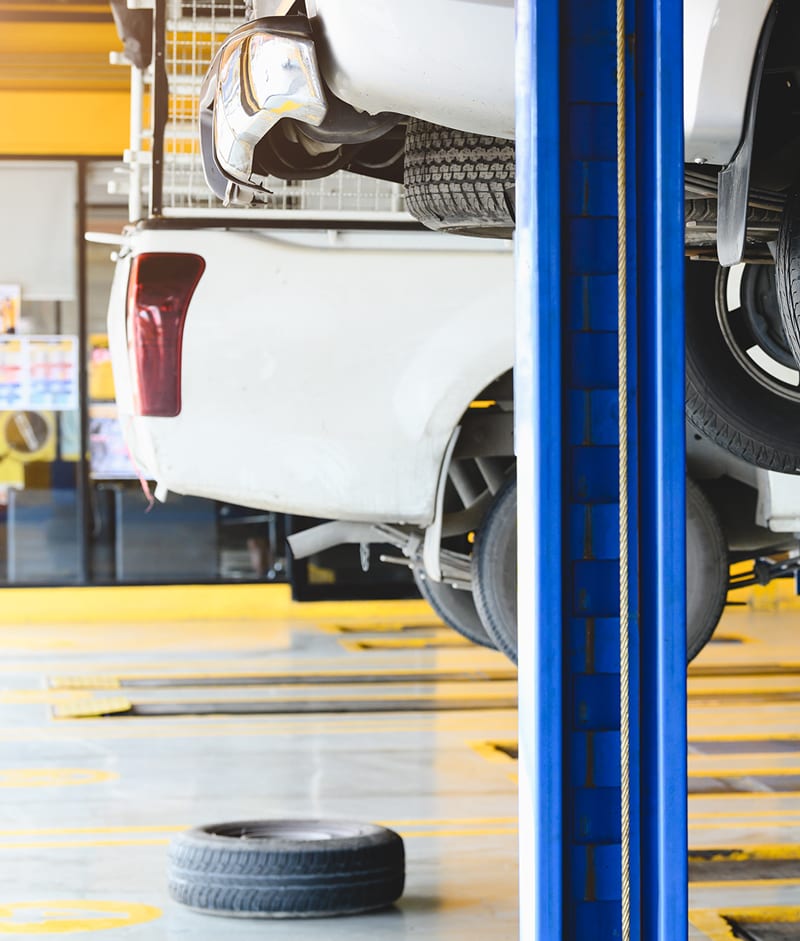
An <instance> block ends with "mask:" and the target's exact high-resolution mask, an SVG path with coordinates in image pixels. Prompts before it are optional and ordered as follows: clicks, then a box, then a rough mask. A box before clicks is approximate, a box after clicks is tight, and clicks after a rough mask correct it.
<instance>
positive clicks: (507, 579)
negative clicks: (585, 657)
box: [472, 479, 728, 663]
mask: <svg viewBox="0 0 800 941" xmlns="http://www.w3.org/2000/svg"><path fill="white" fill-rule="evenodd" d="M686 541H687V550H686V620H687V629H686V650H687V660H688V661H691V660H693V659H694V658H695V657H696V656H697V654H698V653H700V651H701V650H702V649H703V647H705V645H706V644H707V643H708V641H709V640H710V639H711V635H712V634H713V633H714V630H715V628H716V626H717V624H718V623H719V619H720V617H721V616H722V610H723V608H724V606H725V598H726V595H727V592H728V549H727V544H726V542H725V537H724V535H723V532H722V527H721V526H720V523H719V519H718V517H717V514H716V512H715V511H714V508H713V507H712V506H711V504H710V503H709V501H708V498H707V497H706V496H705V494H704V493H703V492H702V490H701V489H700V488H699V487H698V486H697V484H695V483H694V482H693V481H691V480H688V479H687V482H686ZM472 559H473V569H472V590H473V594H474V596H475V607H476V608H477V610H478V614H479V615H480V616H481V620H482V621H483V624H484V626H485V627H486V631H487V633H488V634H489V636H490V637H491V638H492V639H493V640H494V641H495V643H496V644H497V647H498V649H499V650H502V651H503V652H504V653H505V654H506V655H507V656H508V658H509V659H510V660H512V661H513V662H514V663H516V662H517V481H516V479H511V480H509V481H508V483H507V484H506V485H505V486H504V487H503V489H502V490H501V491H500V492H499V493H498V494H497V497H496V499H495V502H494V504H493V505H492V508H491V509H490V510H489V512H488V514H487V516H486V519H485V520H484V523H483V526H482V527H481V529H480V530H479V532H478V535H477V537H476V539H475V552H474V553H473V557H472Z"/></svg>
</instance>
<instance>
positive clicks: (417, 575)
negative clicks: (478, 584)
mask: <svg viewBox="0 0 800 941" xmlns="http://www.w3.org/2000/svg"><path fill="white" fill-rule="evenodd" d="M414 581H415V582H416V583H417V588H418V589H419V593H420V594H421V595H422V597H423V598H424V599H425V600H426V601H427V602H428V604H429V605H430V606H431V607H432V608H433V610H434V611H435V612H436V613H437V614H438V615H439V617H440V618H441V619H442V620H443V621H444V623H445V624H446V625H447V626H448V627H452V628H453V630H455V631H458V633H459V634H461V635H462V637H466V638H467V640H471V641H472V643H473V644H480V645H481V646H482V647H491V648H493V649H494V646H495V645H494V642H493V641H492V639H491V638H490V637H489V635H488V634H487V633H486V628H485V627H484V626H483V623H482V621H481V619H480V617H479V615H478V612H477V611H476V610H475V601H474V600H473V598H472V592H471V591H465V590H464V589H461V588H453V586H452V585H447V584H445V583H444V582H433V581H431V580H430V579H429V578H426V576H425V573H424V572H423V571H421V570H420V569H419V568H416V567H415V568H414Z"/></svg>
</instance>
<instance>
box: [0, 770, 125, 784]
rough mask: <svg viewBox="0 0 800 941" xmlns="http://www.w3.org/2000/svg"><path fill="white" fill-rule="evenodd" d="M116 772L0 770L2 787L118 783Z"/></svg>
mask: <svg viewBox="0 0 800 941" xmlns="http://www.w3.org/2000/svg"><path fill="white" fill-rule="evenodd" d="M118 777H119V775H118V774H117V773H116V771H101V770H99V769H97V768H7V769H4V770H0V787H19V788H30V787H74V786H76V785H79V784H104V783H107V782H108V781H116V780H117V778H118Z"/></svg>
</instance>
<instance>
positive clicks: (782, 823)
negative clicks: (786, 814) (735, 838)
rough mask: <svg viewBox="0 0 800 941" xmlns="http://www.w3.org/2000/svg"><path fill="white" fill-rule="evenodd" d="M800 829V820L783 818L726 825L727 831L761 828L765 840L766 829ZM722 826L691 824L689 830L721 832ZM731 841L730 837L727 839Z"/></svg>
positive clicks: (736, 822) (716, 824)
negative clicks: (764, 832)
mask: <svg viewBox="0 0 800 941" xmlns="http://www.w3.org/2000/svg"><path fill="white" fill-rule="evenodd" d="M797 827H800V820H784V819H782V818H780V817H779V818H777V819H776V820H770V821H766V820H756V819H754V820H749V821H748V820H739V821H731V822H730V823H729V824H726V825H725V830H726V832H727V831H731V830H747V829H756V828H760V830H761V831H762V832H761V834H760V837H761V838H762V839H763V835H764V834H763V831H764V830H766V829H770V828H771V829H773V830H775V831H778V830H791V829H796V828H797ZM720 829H721V825H720V823H719V822H717V823H690V824H689V830H720ZM726 839H729V837H726Z"/></svg>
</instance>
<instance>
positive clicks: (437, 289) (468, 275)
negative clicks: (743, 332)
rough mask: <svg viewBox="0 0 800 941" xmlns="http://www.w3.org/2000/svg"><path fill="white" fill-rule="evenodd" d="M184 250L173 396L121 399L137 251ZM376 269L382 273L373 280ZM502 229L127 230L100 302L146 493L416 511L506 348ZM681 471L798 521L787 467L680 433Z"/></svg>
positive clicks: (433, 490) (788, 524)
mask: <svg viewBox="0 0 800 941" xmlns="http://www.w3.org/2000/svg"><path fill="white" fill-rule="evenodd" d="M160 252H168V253H169V252H182V253H183V252H185V253H191V254H197V255H200V256H201V257H202V258H203V259H204V260H205V270H204V272H203V275H202V276H201V278H200V281H199V283H198V286H197V289H196V291H195V293H194V295H193V297H192V300H191V303H190V305H189V311H188V316H187V319H186V326H185V332H184V338H183V350H182V357H181V360H182V369H181V386H182V408H181V411H180V414H179V415H177V416H176V417H173V418H156V417H148V416H143V415H139V414H136V411H137V410H136V407H135V404H134V402H135V395H134V385H135V377H134V375H133V370H134V368H135V367H134V366H133V364H132V360H131V357H130V355H129V347H128V339H127V329H126V295H127V288H128V279H129V273H130V270H131V263H132V261H133V259H134V258H136V257H137V256H138V255H142V254H146V253H160ZM392 284H394V285H395V286H396V290H391V289H389V290H387V285H389V286H391V285H392ZM513 305H514V301H513V261H512V253H511V251H510V247H509V246H508V245H507V244H506V243H502V242H498V241H494V240H484V239H465V238H463V237H461V236H445V235H441V234H435V233H427V232H401V231H398V232H375V231H367V232H355V231H337V230H324V229H318V230H313V231H312V230H308V231H301V232H297V231H287V230H275V229H272V230H267V229H253V230H222V229H186V228H175V229H160V228H147V227H139V228H136V229H132V230H130V231H129V232H128V233H127V235H126V237H125V242H124V244H123V246H122V248H121V250H120V252H119V260H118V261H117V266H116V271H115V276H114V282H113V286H112V292H111V298H110V301H109V311H108V331H109V341H110V349H111V356H112V364H113V369H114V379H115V384H116V395H117V403H118V408H119V415H120V420H121V422H122V426H123V430H124V433H125V437H126V440H127V443H128V446H129V449H130V452H131V455H132V457H133V458H134V461H135V463H136V464H137V465H138V467H139V469H140V470H141V471H142V473H143V474H144V475H145V476H146V477H147V478H148V479H150V480H153V481H155V482H156V485H157V495H158V496H159V497H160V498H161V499H164V498H166V497H167V495H168V493H169V492H170V491H173V492H176V493H181V494H187V495H194V496H201V497H208V498H212V499H217V500H221V501H224V502H227V503H235V504H241V505H245V506H252V507H257V508H262V509H268V510H273V511H276V512H285V513H295V514H298V515H304V516H316V517H322V518H326V519H336V520H348V521H363V522H370V523H401V522H403V523H409V524H415V525H416V526H418V527H420V528H421V529H425V528H426V527H428V526H429V525H430V524H431V523H432V522H433V520H434V518H435V515H436V498H437V492H438V490H439V485H440V481H441V479H442V472H443V470H446V466H445V465H446V455H447V451H448V445H449V443H450V442H451V440H452V436H453V432H454V430H455V429H456V427H457V425H458V423H459V421H460V419H461V417H462V415H463V414H464V412H465V410H466V409H467V408H468V407H469V405H470V403H471V401H472V400H473V398H474V397H475V396H476V395H477V394H478V393H480V392H481V390H483V389H484V388H485V387H486V386H487V385H488V384H489V383H490V382H492V381H493V380H494V379H496V378H497V377H499V376H500V375H502V374H503V373H505V372H506V371H507V370H509V369H510V368H511V367H512V365H513V358H514V316H513V310H514V306H513ZM687 448H688V450H689V459H690V467H691V470H692V473H693V475H694V476H695V477H697V478H698V479H703V478H715V477H720V476H724V475H726V476H729V477H732V478H734V479H736V480H739V481H741V482H742V483H745V484H746V485H747V486H749V487H751V488H753V489H754V490H756V491H757V492H758V510H757V515H756V518H755V519H754V520H752V521H751V522H753V523H755V524H757V525H758V526H760V527H764V528H766V529H771V530H772V531H773V532H776V533H790V532H796V531H798V529H800V477H795V476H789V475H785V474H776V473H773V472H766V471H761V470H758V469H756V468H754V467H751V466H749V465H748V464H746V463H744V462H743V461H740V460H737V459H735V458H734V457H733V456H731V455H730V454H728V453H727V452H725V451H723V450H722V449H720V448H718V447H716V446H715V445H713V444H711V442H708V441H705V440H703V441H701V440H699V437H698V436H697V435H696V434H690V435H689V436H688V440H687Z"/></svg>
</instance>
